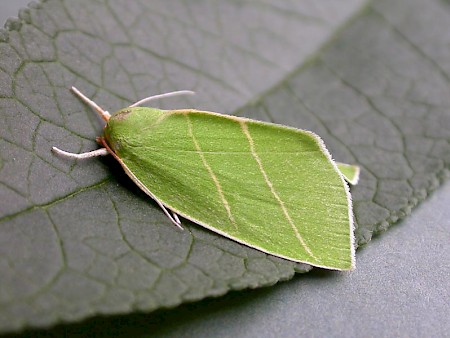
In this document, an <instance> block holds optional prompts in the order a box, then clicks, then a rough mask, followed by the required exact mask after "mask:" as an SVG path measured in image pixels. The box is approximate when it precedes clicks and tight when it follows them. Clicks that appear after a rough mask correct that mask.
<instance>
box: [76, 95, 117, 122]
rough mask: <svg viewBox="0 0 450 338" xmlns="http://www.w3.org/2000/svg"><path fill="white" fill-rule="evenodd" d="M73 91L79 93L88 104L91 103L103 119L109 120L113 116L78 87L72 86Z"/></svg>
mask: <svg viewBox="0 0 450 338" xmlns="http://www.w3.org/2000/svg"><path fill="white" fill-rule="evenodd" d="M71 89H72V91H73V92H74V93H75V94H77V95H78V96H79V97H80V99H82V100H83V101H84V102H86V103H87V104H88V105H90V106H91V107H92V108H93V109H94V110H95V111H96V112H97V113H98V114H99V115H100V116H101V117H102V119H103V120H105V121H106V122H108V120H109V118H110V117H111V114H110V113H108V111H106V110H103V109H102V108H101V107H100V106H99V105H98V104H97V103H95V102H94V101H92V100H91V99H89V98H88V97H86V96H85V95H84V94H83V93H82V92H80V91H79V90H78V89H77V88H75V87H72V88H71Z"/></svg>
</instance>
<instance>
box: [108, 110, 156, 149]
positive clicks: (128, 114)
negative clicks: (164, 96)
mask: <svg viewBox="0 0 450 338" xmlns="http://www.w3.org/2000/svg"><path fill="white" fill-rule="evenodd" d="M162 114H164V111H162V110H160V109H156V108H146V107H130V108H124V109H121V110H119V111H117V112H115V113H114V114H112V115H111V117H110V119H109V120H108V123H107V124H106V126H105V129H104V135H103V136H104V138H105V140H106V142H107V143H108V145H109V146H110V147H111V149H112V150H113V151H114V152H115V153H116V154H118V155H119V154H120V152H121V151H122V150H124V149H123V148H124V147H125V146H127V145H134V146H138V145H139V143H140V141H141V139H142V136H143V135H144V134H145V133H146V130H148V128H151V126H152V125H154V124H155V123H157V121H158V119H160V117H161V115H162Z"/></svg>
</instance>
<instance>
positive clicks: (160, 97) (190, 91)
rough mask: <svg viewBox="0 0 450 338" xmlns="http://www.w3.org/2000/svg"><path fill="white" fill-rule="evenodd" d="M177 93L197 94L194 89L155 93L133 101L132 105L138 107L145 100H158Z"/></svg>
mask: <svg viewBox="0 0 450 338" xmlns="http://www.w3.org/2000/svg"><path fill="white" fill-rule="evenodd" d="M177 95H195V92H193V91H192V90H178V91H175V92H169V93H164V94H159V95H153V96H149V97H146V98H145V99H142V100H139V101H138V102H136V103H133V104H132V105H131V106H130V107H137V106H139V105H141V104H143V103H145V102H149V101H152V100H158V99H162V98H166V97H172V96H177Z"/></svg>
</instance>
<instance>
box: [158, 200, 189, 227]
mask: <svg viewBox="0 0 450 338" xmlns="http://www.w3.org/2000/svg"><path fill="white" fill-rule="evenodd" d="M152 197H153V199H154V200H155V202H156V203H157V204H158V205H159V207H160V208H161V209H162V211H163V212H164V213H165V214H166V216H167V217H168V218H169V220H170V221H171V222H172V223H173V224H175V225H176V226H177V227H178V228H180V229H181V230H184V229H183V227H182V226H181V222H180V219H179V218H178V215H177V214H175V213H174V212H173V211H172V215H171V214H170V213H169V211H168V210H167V208H166V207H165V206H164V204H162V202H161V201H160V200H159V199H157V198H156V197H155V196H152Z"/></svg>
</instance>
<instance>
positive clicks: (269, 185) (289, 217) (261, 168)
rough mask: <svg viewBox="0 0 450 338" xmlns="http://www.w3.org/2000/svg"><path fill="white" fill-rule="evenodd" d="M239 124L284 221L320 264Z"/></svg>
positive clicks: (245, 127)
mask: <svg viewBox="0 0 450 338" xmlns="http://www.w3.org/2000/svg"><path fill="white" fill-rule="evenodd" d="M239 124H240V125H241V129H242V132H243V133H244V134H245V136H246V137H247V140H248V143H249V144H250V152H251V154H252V156H253V158H254V159H255V161H256V163H258V166H259V170H260V171H261V174H262V175H263V177H264V180H265V181H266V184H267V186H268V187H269V189H270V192H271V193H272V195H273V196H274V197H275V199H276V200H277V202H278V204H279V205H280V208H281V210H282V211H283V214H284V216H285V217H286V220H287V221H288V223H289V225H290V226H291V227H292V230H294V233H295V237H296V238H297V239H298V241H299V242H300V244H301V246H302V247H303V248H304V249H305V251H306V252H307V253H308V254H309V255H310V256H311V257H313V258H314V259H315V260H316V261H319V262H320V259H318V258H317V257H316V256H314V254H313V253H312V251H311V249H310V248H309V247H308V245H307V244H306V242H305V240H304V239H303V237H302V235H300V232H299V231H298V229H297V228H296V226H295V224H294V221H293V220H292V218H291V216H290V215H289V212H288V210H287V208H286V206H285V205H284V202H283V201H282V199H281V198H280V196H279V195H278V193H277V191H276V190H275V188H274V186H273V184H272V182H271V181H270V179H269V176H268V175H267V173H266V171H265V170H264V167H263V165H262V161H261V158H260V157H259V156H258V154H257V153H256V150H255V143H254V141H253V138H252V136H251V135H250V132H249V130H248V126H247V124H246V122H245V121H240V122H239Z"/></svg>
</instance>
